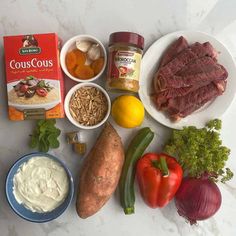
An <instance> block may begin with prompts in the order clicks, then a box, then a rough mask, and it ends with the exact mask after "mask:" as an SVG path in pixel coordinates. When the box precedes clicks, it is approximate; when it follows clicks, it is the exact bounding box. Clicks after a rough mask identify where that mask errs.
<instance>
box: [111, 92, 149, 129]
mask: <svg viewBox="0 0 236 236" xmlns="http://www.w3.org/2000/svg"><path fill="white" fill-rule="evenodd" d="M144 114H145V111H144V107H143V104H142V102H141V101H140V100H139V99H138V98H136V97H135V96H132V95H122V96H119V97H117V98H116V99H115V100H114V102H113V103H112V108H111V115H112V117H113V119H114V120H115V122H116V123H117V124H118V125H120V126H121V127H123V128H134V127H137V126H140V125H141V124H142V122H143V119H144Z"/></svg>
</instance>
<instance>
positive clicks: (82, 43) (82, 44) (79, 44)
mask: <svg viewBox="0 0 236 236" xmlns="http://www.w3.org/2000/svg"><path fill="white" fill-rule="evenodd" d="M75 44H76V48H77V49H79V50H80V51H82V52H87V51H88V50H89V49H90V47H91V46H92V42H90V41H86V40H78V41H76V42H75Z"/></svg>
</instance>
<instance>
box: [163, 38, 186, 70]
mask: <svg viewBox="0 0 236 236" xmlns="http://www.w3.org/2000/svg"><path fill="white" fill-rule="evenodd" d="M187 47H188V42H187V40H186V39H185V38H184V37H183V36H180V37H179V38H178V39H177V40H176V41H174V42H173V43H172V44H171V45H170V46H169V47H168V48H167V50H166V52H165V53H164V55H163V57H162V60H161V63H160V67H162V66H165V65H166V64H167V63H169V62H170V61H171V60H172V59H174V58H175V56H176V55H177V54H179V53H180V52H181V51H183V50H184V49H186V48H187Z"/></svg>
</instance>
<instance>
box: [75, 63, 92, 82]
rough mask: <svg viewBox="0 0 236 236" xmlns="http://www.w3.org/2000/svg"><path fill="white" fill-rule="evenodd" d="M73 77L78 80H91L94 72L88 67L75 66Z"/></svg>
mask: <svg viewBox="0 0 236 236" xmlns="http://www.w3.org/2000/svg"><path fill="white" fill-rule="evenodd" d="M75 75H76V77H77V78H79V79H91V78H93V77H94V71H93V69H92V68H91V67H90V66H85V65H82V66H77V67H76V69H75Z"/></svg>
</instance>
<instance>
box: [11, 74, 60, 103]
mask: <svg viewBox="0 0 236 236" xmlns="http://www.w3.org/2000/svg"><path fill="white" fill-rule="evenodd" d="M59 99H60V95H59V90H58V89H57V88H55V87H54V86H53V85H51V84H50V82H49V81H47V80H44V79H40V80H39V79H37V78H35V77H33V76H27V77H26V78H25V79H22V80H21V81H19V82H18V83H17V84H16V85H14V86H13V88H12V89H11V90H10V91H9V92H8V100H9V102H10V103H13V104H22V105H31V104H45V103H50V102H54V101H57V100H59Z"/></svg>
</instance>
